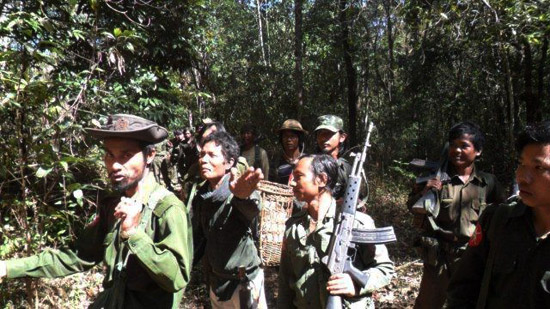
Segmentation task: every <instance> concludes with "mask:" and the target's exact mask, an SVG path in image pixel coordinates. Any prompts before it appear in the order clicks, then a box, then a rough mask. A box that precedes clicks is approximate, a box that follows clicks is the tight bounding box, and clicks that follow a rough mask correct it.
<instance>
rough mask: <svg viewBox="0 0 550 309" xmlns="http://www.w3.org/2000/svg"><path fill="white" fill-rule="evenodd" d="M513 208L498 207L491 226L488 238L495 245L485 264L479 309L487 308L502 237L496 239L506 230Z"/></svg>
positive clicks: (478, 300) (491, 247)
mask: <svg viewBox="0 0 550 309" xmlns="http://www.w3.org/2000/svg"><path fill="white" fill-rule="evenodd" d="M511 208H512V207H511V206H504V205H500V206H498V208H497V210H496V211H495V214H494V217H493V219H492V220H491V223H490V224H491V226H489V231H488V232H487V236H488V237H489V239H491V240H492V241H493V244H492V245H491V246H490V248H489V257H488V258H487V262H486V264H485V272H484V273H483V280H482V281H481V290H480V292H479V297H478V299H477V306H476V308H477V309H483V308H485V305H486V302H487V296H488V294H489V283H490V282H491V275H492V273H493V266H494V263H495V255H496V252H497V251H498V247H499V244H500V241H499V240H500V237H496V236H497V232H500V231H502V229H503V228H504V225H505V223H506V218H507V217H508V214H509V212H510V209H511Z"/></svg>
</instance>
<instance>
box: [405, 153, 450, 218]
mask: <svg viewBox="0 0 550 309" xmlns="http://www.w3.org/2000/svg"><path fill="white" fill-rule="evenodd" d="M448 152H449V143H445V147H443V150H442V151H441V157H440V158H439V162H438V163H435V162H430V161H425V160H420V159H413V160H412V161H411V162H410V163H409V164H410V165H411V166H414V167H420V168H427V169H430V170H431V171H432V172H433V171H434V170H435V174H431V175H428V176H424V177H418V178H416V183H417V184H421V183H425V182H427V181H428V180H430V179H433V178H436V179H437V180H439V181H441V182H443V183H444V182H448V181H449V180H450V178H449V175H447V173H446V171H447V163H448V157H449V155H448ZM437 199H438V198H437V192H436V190H434V189H431V190H428V191H427V192H426V193H425V194H424V195H422V197H420V198H419V199H418V200H417V201H416V203H414V205H413V206H412V207H411V211H412V212H413V213H415V214H421V215H426V214H427V215H428V217H434V218H435V217H437V215H438V214H439V203H438V200H437ZM430 223H431V222H430Z"/></svg>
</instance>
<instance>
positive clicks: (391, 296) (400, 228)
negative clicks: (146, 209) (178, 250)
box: [0, 181, 422, 308]
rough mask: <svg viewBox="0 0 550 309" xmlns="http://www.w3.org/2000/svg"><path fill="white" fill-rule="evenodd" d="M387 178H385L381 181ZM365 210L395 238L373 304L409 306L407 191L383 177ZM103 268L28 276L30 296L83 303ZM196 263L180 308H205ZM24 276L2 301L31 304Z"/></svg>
mask: <svg viewBox="0 0 550 309" xmlns="http://www.w3.org/2000/svg"><path fill="white" fill-rule="evenodd" d="M385 183H387V181H386V182H385ZM370 187H371V188H376V190H373V192H371V197H370V199H369V201H370V202H369V203H368V208H367V213H368V214H369V215H371V216H372V217H373V219H374V220H375V222H376V225H377V226H378V227H382V226H388V225H392V226H393V227H394V229H395V233H396V235H397V239H398V240H397V242H395V243H392V244H388V245H387V247H388V251H389V254H390V257H391V259H392V260H393V261H394V262H395V267H396V276H395V278H394V279H393V280H392V282H391V284H390V285H388V286H387V287H385V288H383V289H381V290H379V291H376V292H375V293H374V295H373V297H374V299H375V301H376V308H412V306H413V304H414V299H415V297H416V295H417V293H418V287H419V285H420V278H421V275H422V263H421V261H420V260H419V258H418V255H417V254H416V253H415V251H414V249H413V248H412V247H411V243H412V242H413V239H414V238H415V236H416V230H415V228H414V227H413V226H412V217H411V216H410V214H409V213H408V211H407V210H406V207H405V200H406V194H407V192H406V191H405V190H404V189H402V188H398V187H395V186H391V185H389V186H386V185H384V183H381V182H378V183H372V182H371V184H370ZM264 271H265V277H266V278H265V281H266V282H265V291H266V296H267V302H268V306H269V308H275V307H276V299H277V281H278V279H277V275H278V269H277V268H276V267H267V268H265V269H264ZM101 273H102V269H101V268H100V267H96V268H94V269H93V270H92V271H90V272H87V273H82V274H76V275H72V276H69V277H66V278H58V279H35V280H29V282H32V284H33V285H34V286H35V287H37V293H36V294H35V295H36V296H35V297H34V302H35V303H36V304H37V307H38V308H87V307H88V305H89V304H90V303H91V301H92V300H93V299H94V298H95V295H97V293H98V292H99V291H100V290H101V281H102V279H103V276H102V274H101ZM202 282H203V277H202V273H201V269H200V267H195V269H193V272H192V276H191V282H190V283H189V285H188V287H187V289H186V292H185V295H184V299H183V301H182V303H181V305H180V308H209V300H208V293H207V290H206V288H205V286H204V284H203V283H202ZM25 286H26V281H25V280H10V281H5V282H4V283H2V284H0V307H3V308H23V307H29V306H28V304H29V302H28V300H26V299H25V298H26V297H25V295H26V294H25Z"/></svg>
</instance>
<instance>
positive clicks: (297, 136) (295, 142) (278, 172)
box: [270, 119, 308, 184]
mask: <svg viewBox="0 0 550 309" xmlns="http://www.w3.org/2000/svg"><path fill="white" fill-rule="evenodd" d="M276 132H277V134H278V135H279V143H281V146H282V148H283V149H282V151H281V152H280V154H279V155H278V156H277V157H275V158H273V160H272V162H273V166H272V168H271V170H272V171H273V172H272V173H271V175H270V179H271V181H274V182H277V183H281V184H289V182H290V178H291V176H292V170H294V167H295V166H296V163H297V162H298V158H299V157H300V155H302V154H303V153H304V146H305V136H306V135H307V134H308V132H307V131H306V130H304V128H303V127H302V124H301V123H300V122H299V121H298V120H295V119H287V120H285V121H284V122H283V124H282V125H281V127H280V128H279V129H277V131H276Z"/></svg>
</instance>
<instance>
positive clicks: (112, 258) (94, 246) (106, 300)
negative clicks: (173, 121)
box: [0, 114, 192, 308]
mask: <svg viewBox="0 0 550 309" xmlns="http://www.w3.org/2000/svg"><path fill="white" fill-rule="evenodd" d="M87 131H88V132H89V133H90V134H91V135H92V136H94V137H97V138H101V139H103V145H104V147H105V152H106V154H105V166H106V168H107V172H108V173H109V179H110V180H111V183H112V185H113V188H114V189H115V190H116V191H118V193H117V194H115V195H113V196H111V197H109V198H108V199H106V200H104V201H103V202H102V203H100V204H99V207H98V211H97V214H96V216H95V219H94V220H93V221H92V222H91V223H89V224H88V225H87V226H86V227H85V229H84V231H83V232H82V234H81V235H80V236H79V238H78V239H77V240H76V243H75V244H74V245H73V246H71V247H68V248H62V249H60V250H51V249H46V250H44V251H42V252H41V253H39V254H37V255H35V256H31V257H27V258H20V259H15V260H9V261H5V262H4V261H1V262H0V278H1V277H3V276H6V277H8V278H20V277H48V278H52V277H60V276H66V275H70V274H74V273H76V272H81V271H85V270H88V269H90V268H92V267H93V266H94V265H97V264H99V263H100V262H103V263H104V266H105V270H106V274H105V279H104V281H103V288H104V291H103V292H101V293H100V294H99V295H98V297H97V298H96V300H95V301H94V303H93V304H92V305H91V306H90V308H177V307H178V304H179V302H180V300H181V298H182V295H183V289H184V288H185V286H186V285H187V283H188V282H189V277H190V269H191V268H190V267H191V253H192V243H191V241H192V239H191V231H190V223H189V220H188V217H187V213H186V211H185V208H184V206H183V205H182V203H181V201H180V200H179V199H178V198H177V197H176V196H175V195H174V194H172V193H170V192H169V191H167V190H166V189H165V188H164V187H163V186H161V185H159V184H158V183H157V182H156V181H155V179H154V176H153V174H152V173H151V172H150V170H149V166H150V164H151V163H152V161H153V158H154V156H155V147H154V144H155V143H158V142H160V141H162V140H163V139H165V138H166V136H167V132H166V130H165V129H164V128H162V127H160V126H158V125H157V124H156V123H154V122H151V121H149V120H146V119H143V118H141V117H137V116H132V115H124V114H118V115H112V116H111V117H109V120H108V122H107V124H106V125H105V126H104V127H102V128H101V129H87Z"/></svg>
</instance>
